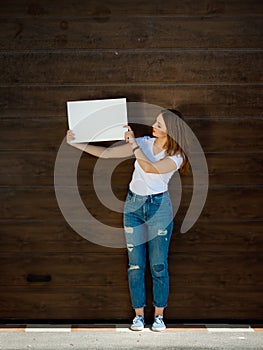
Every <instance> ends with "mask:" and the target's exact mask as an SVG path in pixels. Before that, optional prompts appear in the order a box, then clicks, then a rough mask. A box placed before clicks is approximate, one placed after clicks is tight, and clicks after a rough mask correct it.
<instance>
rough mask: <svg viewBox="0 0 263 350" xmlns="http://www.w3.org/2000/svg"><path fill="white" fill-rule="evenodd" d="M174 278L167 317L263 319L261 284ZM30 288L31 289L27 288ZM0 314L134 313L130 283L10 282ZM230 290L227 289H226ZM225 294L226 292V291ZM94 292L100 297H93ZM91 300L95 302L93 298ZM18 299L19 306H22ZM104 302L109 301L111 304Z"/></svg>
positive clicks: (115, 316) (41, 316)
mask: <svg viewBox="0 0 263 350" xmlns="http://www.w3.org/2000/svg"><path fill="white" fill-rule="evenodd" d="M176 282H177V281H176V280H175V281H172V283H171V285H172V288H171V291H170V296H169V301H168V305H169V307H168V308H167V311H166V318H167V319H168V320H169V319H196V320H198V319H206V320H207V319H226V318H229V319H233V318H235V319H238V318H240V319H260V318H261V316H262V312H261V309H260V308H259V307H258V300H260V298H261V295H262V292H263V289H262V287H260V286H257V288H256V289H255V287H253V286H243V287H242V288H240V286H231V287H228V288H227V287H226V285H225V284H219V283H217V284H216V285H214V286H211V287H210V288H209V289H208V288H207V286H200V285H197V286H190V287H189V286H187V285H185V284H178V283H176ZM29 291H30V292H29ZM0 292H1V297H2V311H1V315H2V318H10V319H11V318H12V319H13V318H14V314H15V315H16V318H20V319H38V320H41V319H44V320H45V319H67V320H68V319H86V320H92V319H98V315H103V317H102V319H104V320H109V321H110V320H112V319H120V320H123V319H130V318H132V317H133V312H132V310H131V308H130V299H129V294H128V292H127V287H122V288H121V287H119V286H118V287H115V286H110V287H106V286H102V287H100V288H99V287H98V286H96V287H90V286H85V287H83V288H74V287H72V285H70V286H68V288H65V287H62V288H49V287H48V286H43V285H42V286H39V287H34V288H33V287H30V289H29V288H22V287H13V288H11V287H8V288H6V287H5V288H3V289H0ZM226 292H227V293H226ZM222 295H223V296H224V297H222ZM95 296H96V297H95ZM91 300H92V302H90V301H91ZM18 305H19V307H18ZM105 305H111V307H112V308H107V307H105ZM152 313H153V310H152V307H151V294H150V293H148V307H147V309H146V317H149V318H150V319H152Z"/></svg>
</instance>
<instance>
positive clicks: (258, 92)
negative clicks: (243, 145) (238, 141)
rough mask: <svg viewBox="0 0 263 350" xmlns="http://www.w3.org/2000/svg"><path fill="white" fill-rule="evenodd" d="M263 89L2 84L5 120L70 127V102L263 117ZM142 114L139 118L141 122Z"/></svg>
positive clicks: (195, 114)
mask: <svg viewBox="0 0 263 350" xmlns="http://www.w3.org/2000/svg"><path fill="white" fill-rule="evenodd" d="M262 91H263V89H262V88H261V87H260V86H258V85H253V84H249V85H242V86H240V85H238V84H237V85H220V84H213V85H198V84H196V85H186V86H184V85H180V84H179V85H178V84H163V82H158V83H156V84H138V83H135V84H125V83H124V84H115V85H114V84H111V83H110V84H108V85H103V84H102V85H100V86H96V85H92V84H91V85H88V84H84V86H81V85H78V84H75V85H74V84H72V85H71V84H68V86H67V85H64V84H63V85H59V84H58V85H56V86H52V85H49V86H43V85H42V86H41V84H38V85H35V86H34V85H33V86H28V85H22V86H20V85H19V84H17V85H14V86H3V85H1V83H0V106H1V110H2V118H16V119H17V118H23V119H26V118H28V117H29V118H33V119H36V118H44V119H45V118H54V117H56V118H57V117H63V118H64V123H65V125H66V102H67V101H78V100H89V99H90V100H92V99H101V98H117V97H126V98H127V101H128V107H130V103H135V102H140V103H148V104H154V105H157V106H160V107H162V108H179V109H181V110H182V112H183V114H184V115H185V116H186V117H218V116H220V117H224V118H231V117H236V118H238V119H242V118H243V117H245V118H247V117H249V118H251V117H258V116H261V117H262V116H263V113H262V108H261V103H260V102H261V100H262V99H263V92H262ZM139 117H140V115H138V119H139Z"/></svg>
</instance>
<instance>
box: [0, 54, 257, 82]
mask: <svg viewBox="0 0 263 350" xmlns="http://www.w3.org/2000/svg"><path fill="white" fill-rule="evenodd" d="M262 57H263V53H262V52H261V51H239V50H238V51H231V50H230V51H229V50H226V51H214V50H212V51H203V50H201V51H199V50H197V51H196V50H189V51H181V50H177V51H173V50H167V51H165V52H162V51H161V50H158V51H155V50H153V51H152V52H150V50H149V49H147V50H146V52H144V50H142V51H136V50H131V51H130V52H127V51H121V50H119V51H116V50H112V51H111V52H108V51H99V52H98V51H93V52H92V51H76V52H75V51H70V52H67V54H65V52H61V51H57V52H54V51H53V52H51V51H50V52H46V51H44V52H38V51H36V52H30V51H29V52H24V53H23V52H20V53H18V52H17V53H12V52H6V53H0V75H1V76H2V79H1V82H2V84H17V83H23V84H36V83H38V84H65V83H66V84H67V83H71V84H74V83H75V84H76V83H85V84H105V81H108V82H110V83H125V84H130V83H137V84H138V83H159V82H160V81H162V83H176V84H208V83H209V84H218V83H221V84H243V83H249V84H253V83H254V84H255V83H262V82H263V75H262V71H261V66H262ZM251 62H253V64H251Z"/></svg>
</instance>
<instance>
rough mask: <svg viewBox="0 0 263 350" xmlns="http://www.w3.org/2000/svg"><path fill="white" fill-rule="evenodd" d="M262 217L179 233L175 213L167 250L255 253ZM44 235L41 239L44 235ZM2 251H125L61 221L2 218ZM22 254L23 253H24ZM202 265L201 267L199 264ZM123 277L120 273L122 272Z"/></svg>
mask: <svg viewBox="0 0 263 350" xmlns="http://www.w3.org/2000/svg"><path fill="white" fill-rule="evenodd" d="M262 225H263V221H251V220H242V221H240V222H238V223H236V222H232V223H230V222H225V223H224V222H222V223H220V225H219V224H218V223H213V222H200V221H197V222H196V223H195V225H194V226H193V227H192V228H191V229H190V231H188V232H187V233H185V234H181V233H179V228H180V222H179V220H178V219H177V216H176V217H175V231H174V233H173V235H172V239H171V244H170V252H171V253H174V254H177V253H187V254H192V253H196V252H197V251H198V252H199V253H200V252H205V253H211V252H217V253H221V254H222V252H226V253H228V254H231V253H232V252H235V254H237V253H239V254H242V253H254V254H255V256H257V255H256V254H257V251H258V247H262V245H263V235H262ZM43 237H44V239H43ZM0 246H1V252H2V254H11V253H12V254H14V255H15V256H18V254H19V253H20V254H25V253H28V254H29V256H30V254H32V253H33V254H42V255H43V254H44V253H45V252H46V253H47V254H49V253H57V254H60V253H63V254H65V253H67V254H72V253H74V254H76V253H78V254H84V255H87V254H90V253H97V254H100V253H101V254H104V253H106V254H113V255H114V254H121V253H123V254H126V251H125V249H124V248H108V247H105V246H102V245H98V244H94V243H93V242H91V241H89V240H88V239H84V238H83V237H81V236H80V235H79V234H78V233H77V232H75V231H74V230H73V229H71V227H70V226H69V225H68V224H67V223H66V222H64V221H56V222H54V221H47V220H43V221H40V220H36V221H19V220H10V221H3V220H2V221H1V235H0ZM23 256H24V255H23ZM200 268H201V267H200ZM122 278H123V276H122Z"/></svg>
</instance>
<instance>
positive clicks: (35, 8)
mask: <svg viewBox="0 0 263 350" xmlns="http://www.w3.org/2000/svg"><path fill="white" fill-rule="evenodd" d="M0 5H1V6H0V15H1V17H9V16H11V17H40V18H41V17H45V18H46V17H60V18H61V17H65V16H69V17H77V18H79V17H92V18H93V19H94V21H97V22H99V23H104V22H107V21H109V20H110V18H111V16H125V15H129V16H130V15H133V16H137V15H145V16H177V15H178V16H181V15H184V16H192V15H194V16H196V15H199V16H211V17H215V16H218V15H220V16H222V15H236V16H238V15H251V14H252V15H260V14H262V13H263V6H262V2H261V1H260V0H253V1H247V0H239V1H237V0H233V1H224V2H223V1H220V0H200V1H198V2H193V1H179V0H167V1H166V2H165V3H164V2H163V1H161V0H153V1H151V2H142V1H140V0H135V1H133V0H128V1H125V2H121V3H120V1H119V0H110V1H105V0H91V1H90V0H89V1H86V0H67V1H62V0H59V1H56V2H53V1H52V0H45V2H44V3H36V2H32V0H20V1H17V0H10V1H8V2H1V4H0Z"/></svg>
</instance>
